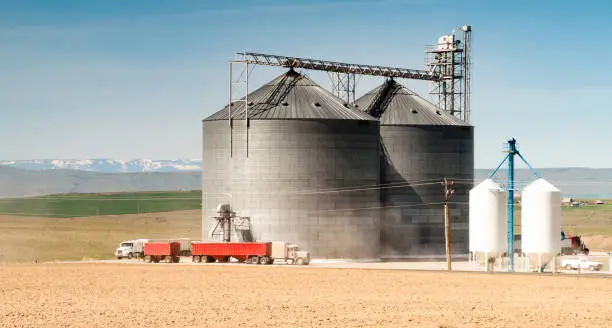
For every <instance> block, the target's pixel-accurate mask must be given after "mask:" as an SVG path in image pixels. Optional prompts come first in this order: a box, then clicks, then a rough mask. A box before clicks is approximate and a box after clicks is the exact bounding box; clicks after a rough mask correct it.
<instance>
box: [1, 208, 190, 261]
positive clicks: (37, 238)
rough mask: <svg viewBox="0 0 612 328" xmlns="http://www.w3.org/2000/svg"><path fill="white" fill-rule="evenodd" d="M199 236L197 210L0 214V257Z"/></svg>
mask: <svg viewBox="0 0 612 328" xmlns="http://www.w3.org/2000/svg"><path fill="white" fill-rule="evenodd" d="M181 237H185V238H191V239H199V238H200V237H201V212H200V210H195V211H194V210H192V211H174V212H164V213H144V214H140V215H139V214H126V215H109V216H97V217H84V218H45V217H28V216H6V215H0V262H33V261H36V260H37V259H38V261H53V260H81V259H89V258H91V259H108V258H112V257H113V253H114V251H115V249H116V248H117V247H118V245H119V243H120V242H121V241H122V240H129V239H137V238H151V239H156V238H160V239H162V238H181Z"/></svg>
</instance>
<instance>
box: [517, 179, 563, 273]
mask: <svg viewBox="0 0 612 328" xmlns="http://www.w3.org/2000/svg"><path fill="white" fill-rule="evenodd" d="M521 239H522V241H521V246H522V247H521V248H522V252H523V253H524V254H526V255H528V258H530V259H531V260H534V259H537V261H538V265H539V266H544V265H545V264H546V263H548V262H549V261H550V259H551V258H552V257H553V256H556V255H557V254H558V253H559V252H561V191H560V190H559V189H557V188H556V187H555V186H553V185H552V184H550V183H549V182H548V181H546V180H544V179H541V178H540V179H536V180H535V181H533V182H531V183H530V184H528V185H527V186H525V188H523V192H522V194H521Z"/></svg>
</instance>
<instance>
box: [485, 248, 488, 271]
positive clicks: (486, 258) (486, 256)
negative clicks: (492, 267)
mask: <svg viewBox="0 0 612 328" xmlns="http://www.w3.org/2000/svg"><path fill="white" fill-rule="evenodd" d="M485 271H486V272H489V252H485Z"/></svg>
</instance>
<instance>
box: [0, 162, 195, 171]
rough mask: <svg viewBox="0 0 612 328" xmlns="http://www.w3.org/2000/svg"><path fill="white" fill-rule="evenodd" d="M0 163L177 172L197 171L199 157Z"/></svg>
mask: <svg viewBox="0 0 612 328" xmlns="http://www.w3.org/2000/svg"><path fill="white" fill-rule="evenodd" d="M0 165H4V166H10V167H16V168H21V169H27V170H37V171H46V170H57V169H63V170H79V171H91V172H105V173H133V172H179V171H184V172H188V171H199V170H201V166H202V160H200V159H175V160H163V159H162V160H156V159H134V160H127V161H126V160H116V159H40V160H0Z"/></svg>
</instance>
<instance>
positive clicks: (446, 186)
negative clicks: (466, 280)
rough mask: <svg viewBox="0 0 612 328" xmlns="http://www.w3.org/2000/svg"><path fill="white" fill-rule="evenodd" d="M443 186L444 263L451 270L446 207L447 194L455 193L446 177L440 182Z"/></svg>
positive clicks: (448, 217)
mask: <svg viewBox="0 0 612 328" xmlns="http://www.w3.org/2000/svg"><path fill="white" fill-rule="evenodd" d="M442 185H443V186H444V239H445V242H446V264H447V265H448V271H449V272H450V271H453V266H452V261H451V247H450V214H449V209H448V196H450V195H452V194H454V193H455V190H454V189H452V187H450V186H452V185H453V182H452V181H451V182H450V183H449V182H448V180H447V179H446V178H444V182H443V183H442Z"/></svg>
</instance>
